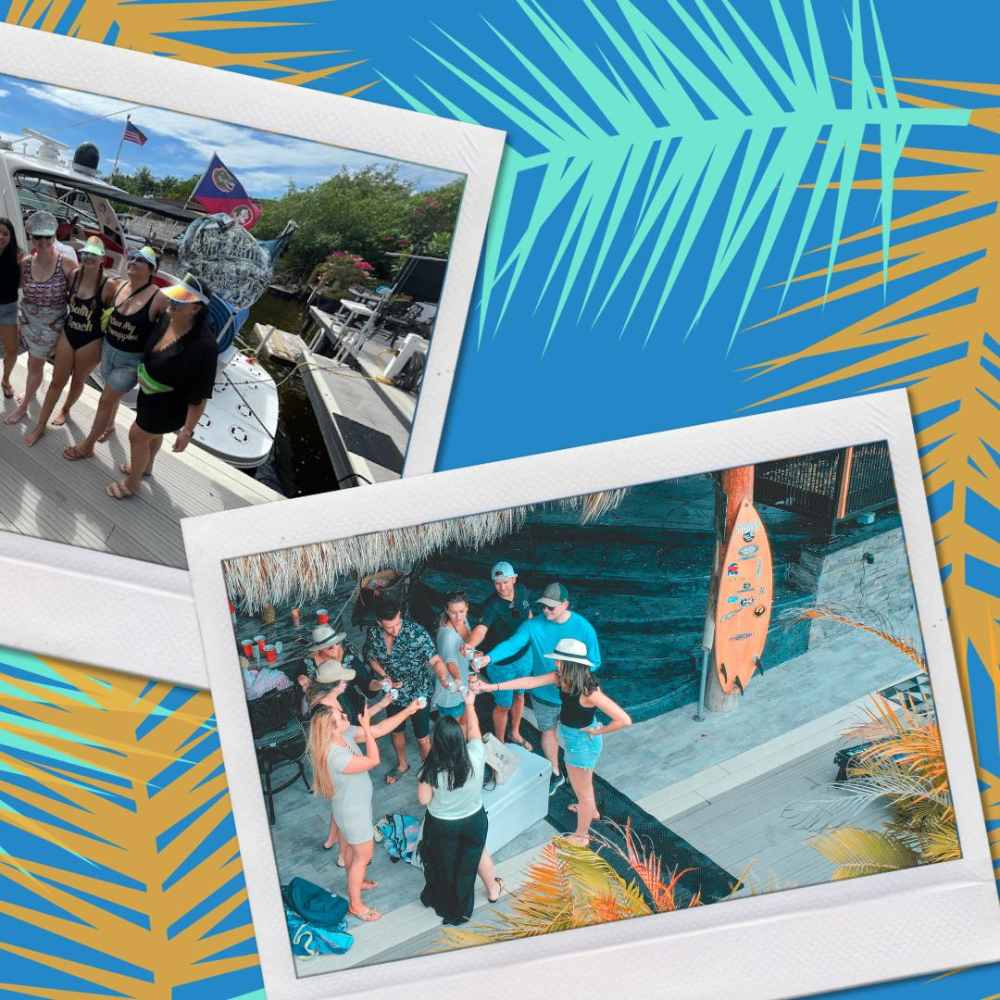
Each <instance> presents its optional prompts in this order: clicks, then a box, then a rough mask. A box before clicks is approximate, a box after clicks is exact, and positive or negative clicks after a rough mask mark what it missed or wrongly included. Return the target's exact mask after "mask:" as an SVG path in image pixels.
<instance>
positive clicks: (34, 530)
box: [0, 359, 282, 569]
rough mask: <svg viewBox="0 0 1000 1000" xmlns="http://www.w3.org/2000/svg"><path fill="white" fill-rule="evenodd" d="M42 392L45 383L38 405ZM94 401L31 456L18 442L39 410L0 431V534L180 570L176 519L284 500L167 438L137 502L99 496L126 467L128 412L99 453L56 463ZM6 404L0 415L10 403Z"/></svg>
mask: <svg viewBox="0 0 1000 1000" xmlns="http://www.w3.org/2000/svg"><path fill="white" fill-rule="evenodd" d="M46 371H47V373H48V371H50V369H47V370H46ZM26 374H27V372H26V366H25V364H24V361H23V359H22V360H21V362H20V363H19V364H18V365H17V367H16V368H15V369H14V377H13V385H14V387H15V390H16V391H18V392H21V391H23V388H24V379H25V375H26ZM47 386H48V382H47V380H46V381H45V382H43V383H42V388H41V391H40V392H39V399H41V397H42V394H43V393H44V392H45V390H46V388H47ZM98 398H99V393H98V392H97V390H96V389H92V388H90V387H89V386H88V387H87V388H85V389H84V392H83V396H82V397H81V398H80V400H79V402H78V403H77V404H76V406H75V407H74V409H73V413H72V416H71V420H70V422H69V423H68V424H67V425H66V426H65V427H50V428H49V429H48V431H47V432H46V434H45V436H44V437H43V438H42V439H41V441H39V442H38V443H37V444H36V445H35V446H34V447H32V448H27V447H25V445H24V443H23V441H22V438H23V437H24V435H25V433H26V432H27V430H28V429H30V428H31V427H33V426H34V420H35V417H36V415H37V413H38V405H39V404H38V403H36V404H35V405H34V406H33V407H32V408H31V409H30V410H29V412H28V416H27V417H26V418H25V419H24V420H22V421H21V423H19V424H16V425H14V426H9V425H8V424H5V423H0V528H2V529H5V530H7V531H16V532H19V533H20V534H23V535H33V536H36V537H41V538H47V539H49V540H50V541H55V542H67V543H69V544H71V545H79V546H82V547H83V548H89V549H97V550H99V551H103V552H113V553H115V554H117V555H122V556H127V557H129V558H133V559H144V560H148V561H151V562H157V563H162V564H164V565H166V566H176V567H179V568H181V569H185V568H187V558H186V556H185V554H184V542H183V539H182V537H181V528H180V520H181V518H182V517H194V516H196V515H198V514H210V513H214V512H216V511H220V510H231V509H233V508H235V507H245V506H248V505H250V504H258V503H268V502H269V501H272V500H280V499H282V497H281V495H280V494H279V493H276V492H275V491H274V490H272V489H270V488H268V487H266V486H264V485H262V484H261V483H258V482H257V481H256V480H254V479H252V478H251V477H250V476H248V475H247V474H246V473H244V472H240V471H239V470H238V469H234V468H233V467H232V466H230V465H227V464H226V463H225V462H223V461H221V460H220V459H218V458H215V457H214V456H212V455H210V454H209V453H208V452H206V451H205V450H204V449H202V448H199V447H197V446H195V445H191V446H190V447H188V448H187V449H186V450H185V451H183V452H182V453H180V454H175V453H174V452H172V451H171V448H172V446H173V440H174V438H173V435H167V437H166V438H165V440H164V442H163V447H162V449H161V451H160V454H159V456H158V457H157V459H156V468H155V474H154V476H153V477H152V478H150V479H147V480H146V482H145V483H144V484H143V486H142V488H141V489H140V491H139V493H138V494H137V495H136V496H134V497H132V498H130V499H129V500H124V501H123V500H113V499H112V498H111V497H109V496H107V495H106V494H105V492H104V487H105V486H106V485H107V483H108V482H110V481H111V480H112V479H121V478H122V474H121V473H120V472H118V471H117V470H118V466H119V464H121V463H122V462H127V461H128V431H129V427H131V425H132V421H133V420H134V414H133V413H132V411H131V410H128V409H126V408H125V407H124V406H123V407H120V408H119V412H118V418H117V431H116V433H115V435H114V436H113V437H112V438H111V440H110V441H108V442H106V443H104V444H99V445H98V446H97V448H96V449H95V452H94V457H93V458H90V459H85V460H81V461H77V462H69V461H67V460H66V459H65V458H63V454H62V452H63V449H64V448H65V447H66V446H67V445H70V444H73V443H75V442H77V441H80V440H82V439H83V438H84V436H85V435H86V433H87V431H88V430H89V428H90V425H91V422H92V420H93V417H94V413H95V412H96V409H97V401H98ZM3 404H4V406H3V412H4V413H6V412H8V411H9V410H11V409H13V407H14V400H3Z"/></svg>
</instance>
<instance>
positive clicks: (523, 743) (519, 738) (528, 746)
mask: <svg viewBox="0 0 1000 1000" xmlns="http://www.w3.org/2000/svg"><path fill="white" fill-rule="evenodd" d="M507 742H508V743H516V744H517V745H518V746H519V747H524V749H525V750H528V751H531V750H534V749H535V748H534V747H533V746H532V745H531V744H530V743H529V742H528V741H527V740H526V739H525V738H524V737H523V736H520V735H519V736H512V737H511V738H510V739H509V740H508V741H507Z"/></svg>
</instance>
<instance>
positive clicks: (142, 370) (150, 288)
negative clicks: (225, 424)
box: [0, 211, 217, 500]
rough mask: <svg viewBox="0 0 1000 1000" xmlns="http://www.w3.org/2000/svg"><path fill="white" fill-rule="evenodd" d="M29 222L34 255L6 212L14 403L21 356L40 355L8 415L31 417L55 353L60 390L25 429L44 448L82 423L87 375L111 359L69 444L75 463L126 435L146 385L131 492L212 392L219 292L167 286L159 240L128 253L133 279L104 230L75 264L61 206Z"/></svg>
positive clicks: (10, 418)
mask: <svg viewBox="0 0 1000 1000" xmlns="http://www.w3.org/2000/svg"><path fill="white" fill-rule="evenodd" d="M25 228H26V229H27V232H28V235H29V237H30V240H31V246H30V248H29V249H27V250H25V251H24V252H22V251H21V250H20V248H19V247H18V245H17V237H16V230H15V228H14V225H13V223H12V222H11V221H10V220H9V219H4V218H0V347H2V348H3V379H2V382H0V389H2V391H3V396H4V398H5V399H12V398H13V396H14V389H13V386H12V385H11V376H12V375H13V373H14V369H15V366H16V364H17V358H18V354H19V353H20V352H21V351H22V350H26V351H27V355H28V361H27V366H28V370H27V376H26V380H25V392H24V395H23V396H22V397H20V398H19V399H18V400H17V402H16V404H15V406H14V408H13V409H12V410H10V411H9V412H7V413H6V414H5V415H4V421H5V422H6V423H7V424H17V423H19V422H21V421H22V420H23V419H24V418H25V417H26V416H27V415H28V411H29V407H31V406H32V405H33V404H34V402H35V401H36V397H37V395H38V391H39V389H40V387H41V385H42V381H43V378H44V371H45V362H46V361H48V360H51V361H52V365H53V369H52V377H51V380H50V383H49V387H48V390H47V392H46V393H45V396H44V398H43V400H42V404H41V408H40V410H39V411H38V416H37V419H36V420H35V423H34V426H33V427H32V428H31V429H30V430H29V431H28V432H27V433H26V434H25V435H24V443H25V444H26V445H27V446H29V447H30V446H32V445H34V444H35V443H36V442H37V441H38V440H39V438H41V437H42V435H43V434H45V432H46V429H47V427H48V426H50V425H51V426H61V425H63V424H65V423H66V422H67V421H68V420H69V419H70V413H71V411H72V408H73V405H74V404H75V403H76V401H77V400H78V399H79V398H80V395H81V393H82V392H83V387H84V385H85V384H86V381H87V378H88V377H89V376H90V375H91V373H92V372H93V371H94V370H95V369H96V368H97V367H98V365H100V374H101V379H102V382H103V385H104V389H103V391H102V393H101V397H100V401H99V403H98V407H97V413H96V415H95V417H94V421H93V424H92V426H91V428H90V430H89V432H88V434H87V436H86V437H85V438H84V439H83V440H82V441H81V442H80V443H79V444H75V445H72V446H70V447H68V448H66V449H65V450H64V451H63V456H64V457H65V458H66V459H68V460H69V461H78V460H80V459H84V458H89V457H91V456H92V455H93V454H94V447H95V445H96V444H97V442H98V441H106V440H108V438H110V437H111V436H112V435H113V434H114V429H115V417H116V414H117V411H118V406H119V403H120V401H121V399H122V397H123V396H125V395H126V394H127V393H129V392H130V391H131V390H132V389H134V388H135V387H136V386H137V385H138V386H139V394H138V399H137V408H136V418H135V422H134V423H133V424H132V427H131V429H130V431H129V445H130V455H129V457H130V461H129V462H128V463H123V464H122V465H121V466H120V471H121V472H122V473H123V474H124V478H123V479H116V480H114V481H113V482H110V483H109V484H108V485H107V488H106V492H107V493H108V495H109V496H111V497H114V498H115V499H117V500H123V499H126V498H127V497H130V496H132V495H134V494H135V493H136V491H137V490H138V488H139V485H140V483H141V482H142V479H143V477H144V476H149V475H151V474H152V472H153V462H154V460H155V458H156V454H157V452H158V451H159V449H160V445H161V444H162V442H163V435H164V434H168V433H173V432H176V434H177V439H176V441H175V443H174V451H177V452H180V451H183V450H184V449H185V448H186V447H187V446H188V444H190V442H191V438H192V437H193V435H194V431H195V428H196V426H197V424H198V420H199V419H200V418H201V414H202V412H203V411H204V409H205V404H206V402H207V400H208V399H209V398H210V397H211V395H212V387H213V384H214V381H215V369H216V362H217V354H216V349H215V343H214V340H213V338H212V336H211V333H210V332H209V329H208V302H209V291H208V289H207V288H206V287H205V286H204V285H203V283H202V282H200V281H199V280H198V278H197V277H195V276H194V275H190V274H189V275H187V276H185V278H184V279H183V280H182V281H177V282H174V283H173V284H170V285H167V286H166V287H162V288H161V287H160V286H159V285H158V284H157V283H156V281H154V278H155V275H156V273H157V269H158V265H159V262H158V259H157V256H156V252H155V251H154V250H153V249H152V248H151V247H142V248H141V249H139V250H136V251H135V252H133V253H130V254H129V255H128V259H127V263H126V273H125V276H124V277H114V276H111V275H109V274H107V272H106V269H105V264H106V261H107V253H106V248H105V246H104V243H103V241H102V240H101V239H100V237H97V236H91V237H89V238H88V239H87V240H86V242H85V243H84V244H83V245H82V247H80V249H79V261H80V263H79V264H75V263H74V262H73V260H71V258H70V257H69V256H68V255H66V254H65V253H63V252H62V249H63V246H62V245H61V244H59V243H58V242H57V240H56V228H57V223H56V218H55V216H54V215H52V214H51V213H50V212H46V211H37V212H34V213H33V214H32V215H31V216H30V217H29V218H28V220H27V222H26V227H25ZM67 384H68V385H69V389H68V390H67V391H66V395H65V398H63V400H62V405H61V406H59V401H60V398H61V397H62V394H63V390H64V389H66V386H67ZM57 406H59V409H58V412H56V408H57ZM53 414H55V415H54V416H53Z"/></svg>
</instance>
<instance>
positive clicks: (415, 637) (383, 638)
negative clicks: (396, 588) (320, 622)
mask: <svg viewBox="0 0 1000 1000" xmlns="http://www.w3.org/2000/svg"><path fill="white" fill-rule="evenodd" d="M374 611H375V624H374V625H372V626H370V627H369V629H368V635H367V638H366V639H365V646H364V650H363V651H362V654H361V656H362V659H363V660H365V662H366V663H368V664H369V665H370V666H371V668H372V670H373V671H374V673H375V675H376V677H377V678H383V679H388V680H389V681H390V682H391V683H392V686H393V687H394V688H397V689H398V690H399V698H398V700H397V701H396V702H395V703H394V704H393V705H391V706H390V707H389V708H388V709H387V711H386V714H387V715H396V714H397V713H399V712H402V711H405V709H406V706H407V705H409V704H410V702H411V701H413V699H414V698H425V699H426V700H427V702H428V704H429V703H430V698H431V694H432V693H433V691H434V674H437V675H438V676H440V677H442V679H443V678H444V677H446V676H447V670H448V668H447V667H446V666H445V663H444V661H443V660H442V659H441V657H440V656H438V654H437V650H436V648H435V646H434V640H433V639H431V637H430V636H429V635H428V634H427V630H426V629H424V628H422V627H421V626H420V625H418V624H417V623H416V622H415V621H411V620H410V619H409V618H403V612H402V609H401V608H400V605H399V602H398V601H396V600H395V599H393V598H391V597H386V596H383V597H381V598H379V600H378V601H377V602H376V604H375V608H374ZM432 671H433V673H432ZM413 735H414V737H415V738H416V740H417V747H418V749H419V750H420V759H421V760H424V759H426V757H427V754H428V753H429V752H430V749H431V727H430V709H429V708H428V707H427V705H426V704H425V705H424V707H423V708H421V709H420V710H419V711H417V712H416V714H415V715H414V716H413ZM392 746H393V749H394V750H395V751H396V768H395V770H392V771H390V772H389V773H388V774H387V775H386V776H385V783H386V784H387V785H394V784H395V783H396V782H397V781H399V779H400V778H401V777H402V776H403V775H404V774H406V772H407V771H409V769H410V765H409V762H408V761H407V759H406V733H405V731H404V727H403V726H400V728H399V729H396V730H395V731H394V732H393V734H392Z"/></svg>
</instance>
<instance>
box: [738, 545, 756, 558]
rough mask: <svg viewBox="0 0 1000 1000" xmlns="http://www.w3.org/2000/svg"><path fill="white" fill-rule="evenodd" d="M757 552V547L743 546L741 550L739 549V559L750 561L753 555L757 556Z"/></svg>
mask: <svg viewBox="0 0 1000 1000" xmlns="http://www.w3.org/2000/svg"><path fill="white" fill-rule="evenodd" d="M759 550H760V546H759V545H744V546H743V548H741V549H740V558H741V559H752V558H753V557H754V556H755V555H757V552H758V551H759Z"/></svg>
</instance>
